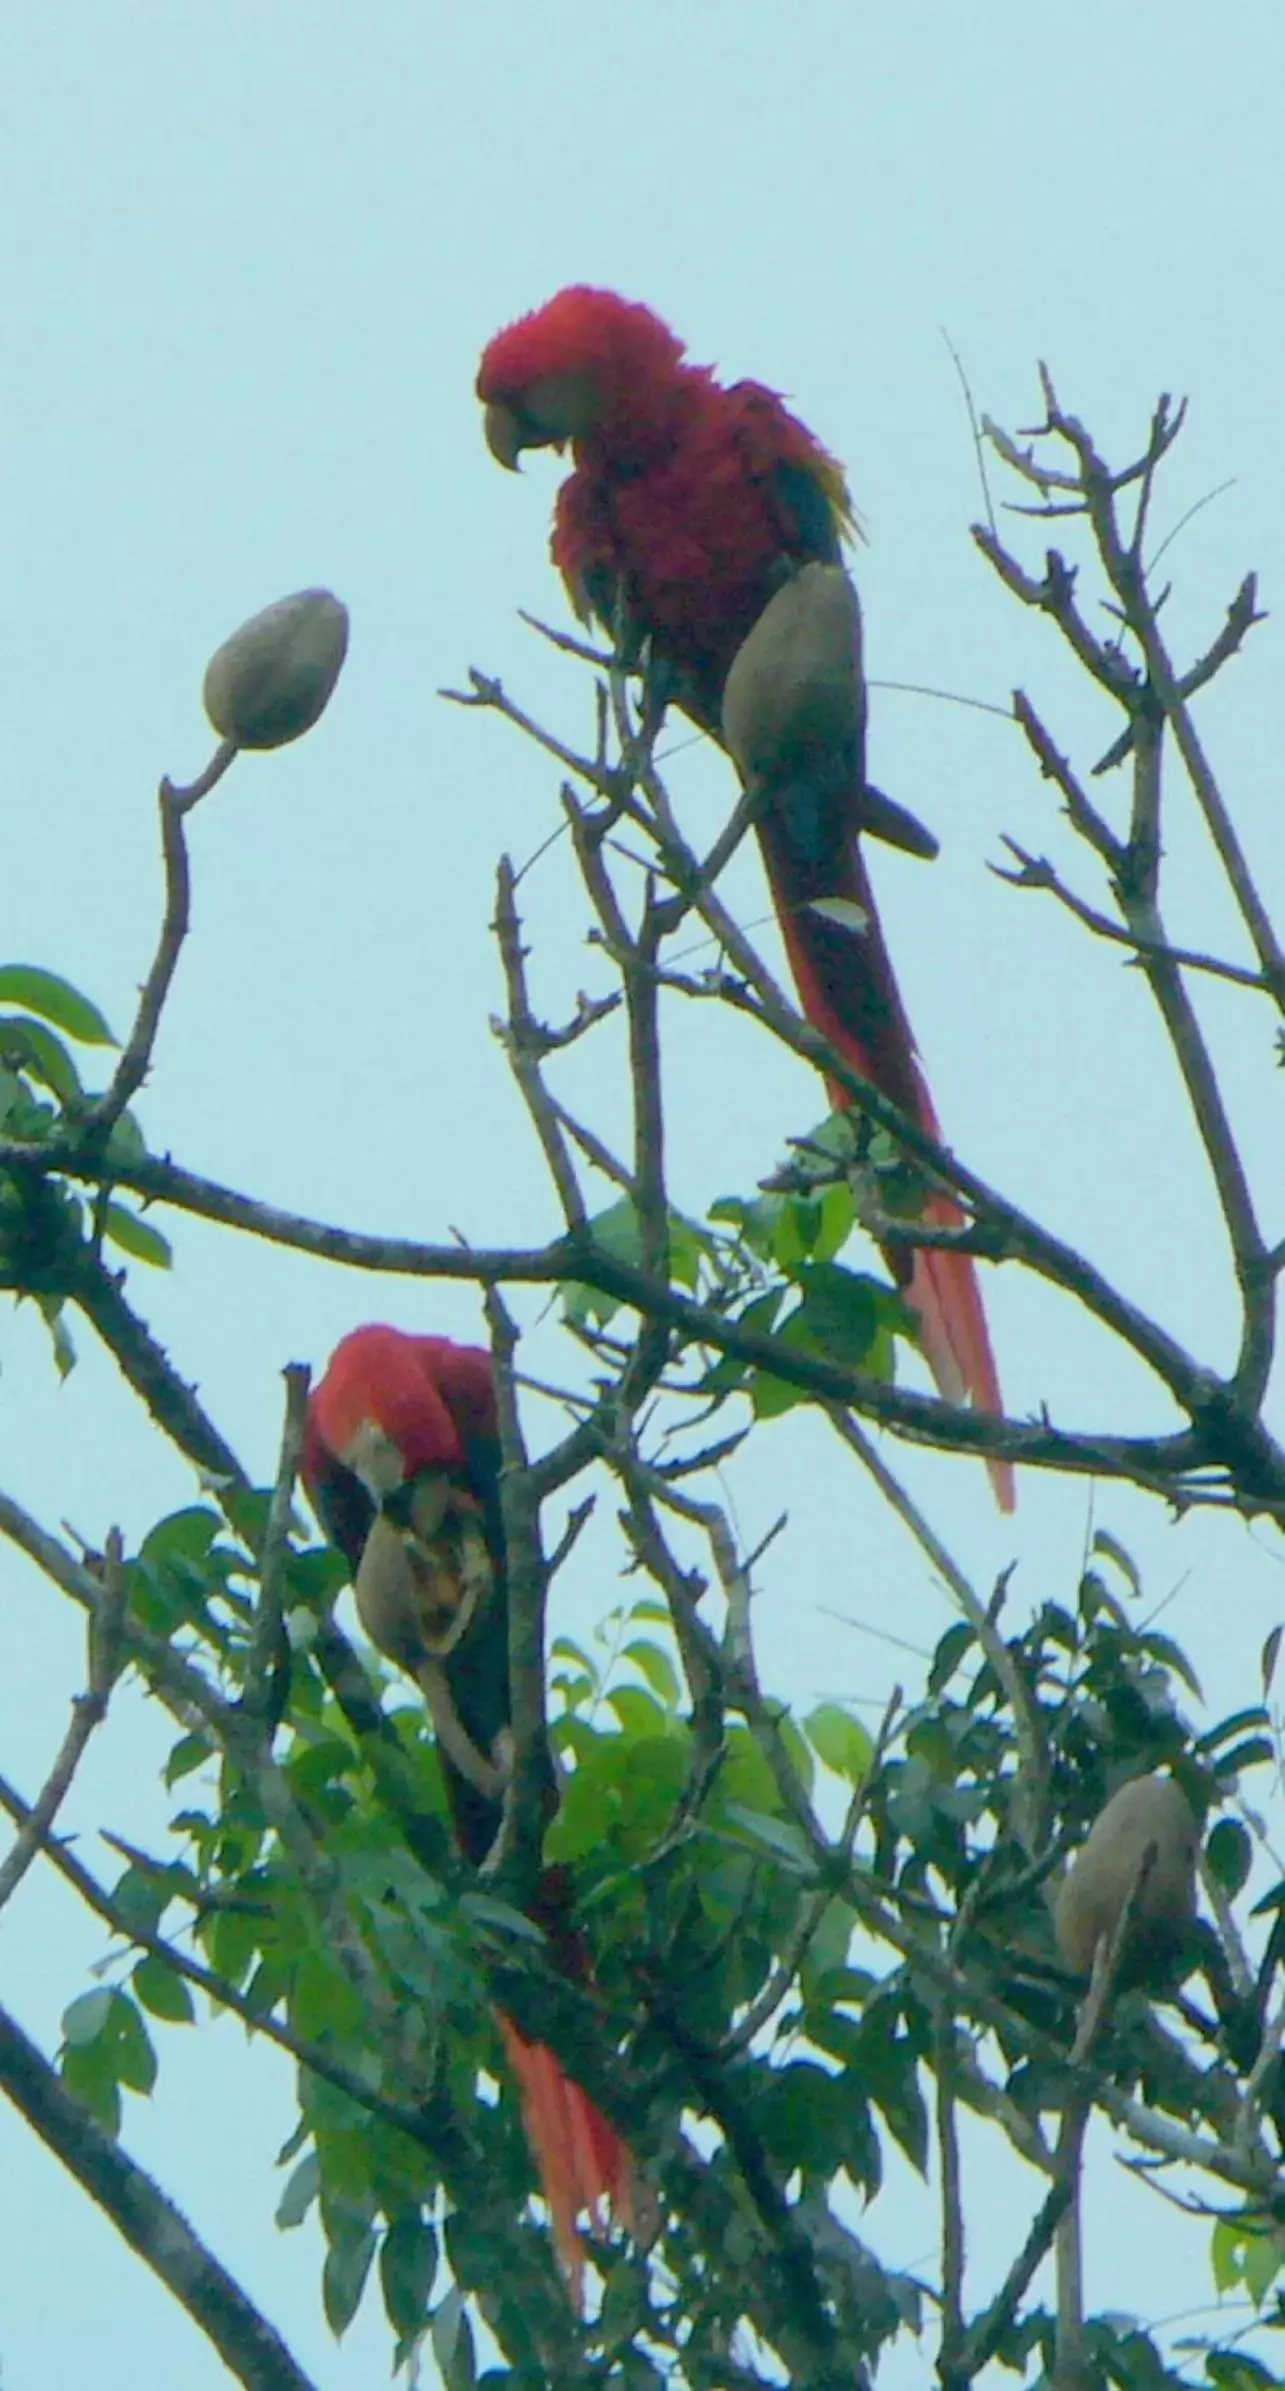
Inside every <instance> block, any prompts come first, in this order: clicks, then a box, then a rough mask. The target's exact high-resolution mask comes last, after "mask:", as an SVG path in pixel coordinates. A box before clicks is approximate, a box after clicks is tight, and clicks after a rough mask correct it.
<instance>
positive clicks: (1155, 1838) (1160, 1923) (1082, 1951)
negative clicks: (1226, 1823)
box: [1053, 1777, 1200, 1986]
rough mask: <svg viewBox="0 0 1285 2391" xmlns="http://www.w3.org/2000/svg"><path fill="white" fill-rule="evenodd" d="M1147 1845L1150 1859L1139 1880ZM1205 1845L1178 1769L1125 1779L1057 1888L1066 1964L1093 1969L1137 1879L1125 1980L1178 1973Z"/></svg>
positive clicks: (1057, 1921) (1151, 1981)
mask: <svg viewBox="0 0 1285 2391" xmlns="http://www.w3.org/2000/svg"><path fill="white" fill-rule="evenodd" d="M1148 1850H1150V1851H1151V1855H1152V1856H1151V1862H1150V1866H1149V1867H1148V1869H1147V1873H1146V1876H1145V1878H1144V1879H1143V1880H1142V1881H1141V1883H1139V1873H1140V1870H1141V1868H1142V1864H1143V1859H1144V1856H1145V1854H1146V1853H1147V1851H1148ZM1199 1851H1200V1830H1199V1828H1198V1826H1197V1825H1196V1821H1195V1818H1194V1816H1193V1815H1192V1811H1191V1806H1190V1804H1189V1802H1188V1801H1187V1798H1186V1796H1185V1794H1183V1793H1182V1792H1181V1791H1180V1790H1179V1788H1178V1786H1177V1785H1175V1784H1174V1781H1173V1779H1172V1777H1135V1778H1133V1779H1132V1780H1131V1781H1130V1783H1129V1784H1127V1785H1122V1786H1121V1787H1120V1789H1119V1792H1118V1793H1113V1794H1112V1796H1111V1799H1110V1801H1109V1802H1108V1803H1107V1805H1106V1807H1105V1809H1104V1810H1102V1811H1101V1813H1100V1814H1099V1816H1098V1818H1097V1819H1096V1820H1095V1822H1094V1825H1093V1829H1092V1832H1091V1833H1090V1835H1089V1838H1088V1841H1087V1842H1086V1843H1085V1845H1084V1847H1083V1849H1082V1850H1081V1851H1080V1852H1079V1853H1078V1854H1077V1856H1076V1859H1075V1861H1074V1862H1073V1864H1072V1866H1071V1868H1070V1869H1069V1870H1068V1872H1067V1875H1066V1877H1065V1878H1064V1880H1063V1883H1062V1887H1061V1890H1060V1892H1059V1893H1058V1897H1057V1902H1056V1905H1055V1908H1054V1912H1053V1924H1054V1929H1055V1932H1056V1934H1057V1942H1058V1949H1059V1950H1060V1952H1061V1954H1062V1957H1063V1959H1064V1960H1065V1961H1066V1964H1067V1966H1068V1967H1069V1968H1074V1970H1075V1972H1076V1974H1077V1975H1080V1976H1087V1975H1088V1974H1089V1972H1090V1970H1091V1968H1092V1966H1093V1957H1094V1953H1095V1951H1096V1950H1097V1948H1098V1945H1099V1943H1101V1942H1104V1941H1108V1940H1109V1939H1110V1937H1111V1935H1112V1934H1113V1933H1114V1931H1115V1929H1116V1927H1117V1925H1118V1924H1119V1922H1120V1918H1121V1915H1122V1913H1123V1910H1124V1905H1125V1902H1126V1901H1127V1900H1128V1898H1129V1895H1130V1893H1131V1892H1132V1890H1133V1887H1134V1885H1135V1884H1138V1885H1139V1890H1138V1894H1137V1898H1136V1901H1135V1904H1134V1913H1133V1919H1132V1923H1131V1925H1130V1929H1129V1938H1128V1942H1127V1945H1126V1948H1125V1951H1124V1953H1123V1957H1122V1965H1121V1982H1122V1983H1126V1984H1146V1985H1151V1986H1156V1985H1159V1984H1162V1983H1164V1982H1166V1981H1169V1980H1172V1978H1173V1975H1174V1972H1175V1970H1176V1969H1177V1968H1178V1966H1179V1963H1180V1962H1181V1959H1182V1955H1183V1951H1184V1946H1185V1945H1186V1944H1187V1943H1188V1942H1189V1941H1190V1939H1191V1937H1190V1930H1191V1927H1192V1925H1193V1923H1194V1921H1195V1915H1196V1860H1197V1856H1198V1854H1199ZM1193 1956H1194V1954H1193Z"/></svg>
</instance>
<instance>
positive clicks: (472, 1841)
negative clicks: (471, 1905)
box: [303, 1327, 634, 2299]
mask: <svg viewBox="0 0 1285 2391" xmlns="http://www.w3.org/2000/svg"><path fill="white" fill-rule="evenodd" d="M499 1466H500V1445H499V1432H498V1428H497V1424H496V1412H495V1387H494V1381H493V1379H492V1374H491V1357H490V1355H489V1353H486V1352H483V1351H482V1350H481V1349H480V1348H479V1347H476V1346H471V1345H456V1344H453V1343H452V1342H451V1341H450V1339H449V1338H447V1337H431V1336H418V1337H417V1336H407V1335H405V1334H404V1333H403V1332H402V1331H401V1330H400V1329H396V1328H385V1327H369V1328H358V1329H354V1330H353V1332H352V1334H351V1336H348V1337H345V1338H344V1340H343V1342H342V1343H341V1344H340V1345H339V1346H338V1347H337V1348H336V1350H335V1352H334V1354H333V1355H332V1357H331V1360H330V1363H329V1366H328V1368H327V1370H326V1372H325V1375H324V1376H323V1378H322V1379H321V1380H320V1382H319V1384H318V1385H317V1387H316V1389H315V1390H314V1393H313V1396H312V1400H311V1403H310V1405H309V1410H308V1424H307V1432H306V1436H305V1441H304V1453H303V1476H304V1482H305V1484H306V1486H307V1488H308V1492H309V1494H310V1496H311V1498H312V1501H313V1504H314V1506H315V1508H316V1510H317V1513H318V1516H319V1517H320V1519H321V1521H322V1524H323V1526H324V1527H325V1529H326V1532H327V1534H328V1535H329V1536H330V1538H331V1540H332V1542H333V1543H335V1544H337V1545H338V1547H339V1549H340V1551H341V1552H342V1553H343V1554H344V1556H345V1558H346V1559H347V1561H348V1564H349V1567H350V1568H351V1570H352V1573H353V1584H354V1591H355V1594H356V1598H357V1608H358V1612H359V1614H360V1617H361V1621H362V1624H363V1626H364V1628H365V1630H366V1633H367V1634H368V1635H369V1637H370V1639H371V1642H372V1643H373V1644H375V1645H376V1646H377V1647H378V1649H379V1650H380V1651H381V1652H383V1653H385V1654H386V1655H387V1656H388V1658H389V1659H390V1660H393V1661H396V1662H397V1663H398V1665H399V1666H400V1667H401V1668H403V1669H405V1670H406V1671H407V1673H408V1674H409V1675H410V1676H411V1677H413V1678H414V1679H415V1682H416V1683H417V1685H418V1686H419V1688H420V1691H421V1692H422V1694H423V1696H424V1699H425V1702H426V1704H427V1706H428V1710H429V1713H430V1715H431V1717H432V1720H433V1725H434V1728H435V1731H436V1735H437V1743H438V1751H439V1755H440V1758H441V1762H442V1769H443V1774H444V1777H445V1781H446V1790H447V1795H448V1798H449V1801H450V1805H451V1814H452V1817H453V1819H454V1823H455V1831H456V1836H457V1839H458V1842H459V1845H460V1849H461V1851H462V1852H463V1854H464V1856H465V1858H466V1859H467V1860H469V1861H471V1862H472V1864H473V1865H474V1866H475V1867H480V1865H481V1863H482V1862H483V1860H484V1859H485V1858H486V1856H487V1853H488V1852H489V1851H490V1849H491V1846H492V1844H493V1843H494V1841H495V1838H496V1834H497V1833H498V1831H499V1826H500V1821H501V1814H502V1803H503V1796H504V1785H505V1774H506V1765H507V1749H506V1746H507V1741H508V1735H509V1720H510V1701H509V1647H508V1609H507V1596H506V1575H505V1555H504V1532H503V1526H502V1521H501V1515H500V1504H499ZM548 1806H549V1810H550V1813H552V1811H553V1809H554V1807H555V1806H556V1794H555V1790H554V1784H553V1777H552V1773H550V1777H549V1784H548ZM531 1914H532V1916H533V1917H534V1918H535V1920H536V1921H537V1923H538V1924H539V1925H540V1926H542V1927H543V1929H544V1931H545V1934H546V1936H547V1937H548V1943H549V1949H550V1952H551V1955H552V1956H553V1958H554V1959H555V1961H556V1962H557V1964H558V1966H559V1967H561V1969H562V1970H563V1972H564V1973H565V1974H567V1975H568V1976H570V1977H572V1978H573V1979H580V1980H583V1979H585V1978H586V1977H587V1976H588V1974H589V1968H588V1959H587V1954H586V1952H585V1949H584V1945H583V1943H582V1941H581V1939H580V1937H579V1936H578V1935H577V1933H576V1931H575V1928H574V1925H573V1923H572V1920H571V1887H570V1883H569V1881H568V1879H567V1876H566V1872H565V1871H564V1870H562V1869H559V1868H553V1867H550V1868H546V1870H545V1871H544V1875H543V1877H542V1878H541V1881H540V1884H539V1886H538V1888H537V1891H536V1895H535V1899H534V1900H533V1902H532V1904H531ZM496 2014H497V2020H498V2023H499V2027H500V2032H501V2037H502V2039H503V2042H504V2047H505V2052H506V2055H507V2058H508V2061H509V2065H510V2067H511V2068H512V2071H513V2074H514V2076H515V2078H516V2080H517V2083H518V2086H519V2089H520V2092H521V2097H522V2109H523V2115H524V2118H525V2121H526V2127H527V2134H528V2138H529V2140H530V2143H531V2147H532V2151H533V2154H534V2157H535V2161H536V2165H537V2168H538V2170H539V2174H540V2179H541V2184H542V2186H543V2189H544V2193H545V2196H546V2198H547V2200H548V2203H549V2209H550V2214H551V2217H552V2220H553V2228H554V2235H555V2239H556V2243H557V2247H558V2251H559V2255H560V2257H561V2259H562V2262H563V2265H564V2267H565V2269H566V2271H567V2274H568V2276H569V2278H570V2280H571V2283H572V2287H573V2290H574V2292H575V2294H576V2297H577V2299H578V2297H579V2288H580V2282H581V2276H582V2270H583V2254H582V2245H581V2242H580V2237H579V2232H578V2227H577V2219H578V2217H579V2216H580V2214H581V2213H582V2212H583V2211H585V2210H588V2211H589V2212H590V2213H591V2214H594V2215H596V2214H598V2212H599V2210H600V2208H601V2206H602V2204H603V2203H606V2204H607V2205H608V2206H610V2208H611V2209H612V2210H613V2212H614V2214H615V2215H616V2217H617V2218H618V2219H619V2220H620V2221H621V2222H622V2223H624V2224H626V2225H630V2226H632V2223H633V2217H634V2206H633V2170H632V2166H631V2162H630V2156H629V2152H628V2150H627V2148H626V2146H625V2144H624V2142H623V2141H622V2139H621V2137H620V2135H619V2134H618V2132H617V2131H616V2128H615V2127H614V2126H613V2125H612V2124H611V2123H610V2122H609V2120H608V2119H607V2118H606V2117H605V2116H604V2115H603V2113H602V2111H601V2110H600V2109H599V2108H598V2107H597V2106H596V2104H595V2103H594V2102H593V2101H592V2100H591V2099H590V2097H589V2094H588V2093H587V2092H586V2091H585V2090H584V2088H583V2086H581V2085H580V2084H577V2083H576V2082H575V2081H574V2079H573V2078H572V2077H570V2076H568V2075H567V2073H566V2071H565V2069H564V2068H563V2067H562V2065H561V2062H560V2061H559V2060H558V2059H557V2057H556V2056H555V2054H554V2053H553V2051H551V2050H550V2049H548V2048H547V2046H546V2045H545V2044H543V2043H540V2042H534V2041H532V2040H531V2039H530V2038H529V2037H528V2036H527V2035H525V2034H523V2033H522V2032H521V2030H520V2029H519V2027H518V2026H517V2025H516V2024H515V2023H514V2021H513V2020H512V2018H509V2017H506V2016H505V2015H504V2013H503V2012H502V2011H497V2013H496Z"/></svg>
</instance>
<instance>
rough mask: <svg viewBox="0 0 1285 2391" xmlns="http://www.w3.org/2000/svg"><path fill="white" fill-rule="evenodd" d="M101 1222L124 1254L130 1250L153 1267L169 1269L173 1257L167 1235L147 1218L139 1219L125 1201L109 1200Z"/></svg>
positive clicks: (136, 1258)
mask: <svg viewBox="0 0 1285 2391" xmlns="http://www.w3.org/2000/svg"><path fill="white" fill-rule="evenodd" d="M104 1226H105V1231H106V1234H107V1236H108V1237H109V1238H110V1239H111V1242H112V1244H113V1245H118V1246H119V1247H120V1249H121V1252H122V1253H124V1254H132V1255H133V1258H134V1260H135V1261H136V1262H148V1263H150V1264H151V1267H152V1268H153V1270H168V1269H169V1268H170V1266H171V1264H172V1262H173V1260H174V1254H173V1249H172V1247H171V1245H170V1241H169V1239H168V1237H162V1235H161V1232H160V1230H159V1229H154V1228H153V1227H152V1224H151V1222H150V1221H148V1220H142V1219H140V1217H139V1215H138V1213H137V1212H130V1211H128V1210H127V1209H126V1207H125V1205H124V1204H117V1203H115V1202H112V1203H109V1204H108V1205H107V1207H106V1210H105V1214H104Z"/></svg>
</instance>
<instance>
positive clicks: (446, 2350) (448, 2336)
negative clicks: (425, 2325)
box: [432, 2283, 477, 2391]
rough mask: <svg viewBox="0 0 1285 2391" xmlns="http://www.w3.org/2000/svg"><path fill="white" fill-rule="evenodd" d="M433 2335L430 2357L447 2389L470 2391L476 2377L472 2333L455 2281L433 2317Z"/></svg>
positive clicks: (461, 2294) (462, 2299) (460, 2293)
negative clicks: (435, 2361) (431, 2355)
mask: <svg viewBox="0 0 1285 2391" xmlns="http://www.w3.org/2000/svg"><path fill="white" fill-rule="evenodd" d="M432 2336H433V2356H434V2357H435V2358H436V2360H437V2363H438V2366H439V2368H440V2369H441V2375H442V2381H443V2382H444V2383H445V2385H446V2391H473V2385H474V2383H475V2382H476V2380H477V2369H476V2366H475V2364H474V2359H473V2333H472V2328H471V2326H470V2324H469V2320H468V2316H467V2314H466V2312H465V2307H464V2294H463V2292H462V2291H461V2290H460V2288H459V2285H458V2284H457V2283H453V2284H452V2285H451V2288H450V2290H449V2291H448V2292H447V2294H446V2297H445V2299H444V2300H443V2301H442V2303H441V2306H440V2307H439V2308H438V2309H437V2311H436V2313H435V2315H434V2317H433V2319H432Z"/></svg>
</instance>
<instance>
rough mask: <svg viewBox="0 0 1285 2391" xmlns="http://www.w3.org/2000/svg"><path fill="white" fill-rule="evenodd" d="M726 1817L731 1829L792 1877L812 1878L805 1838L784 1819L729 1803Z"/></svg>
mask: <svg viewBox="0 0 1285 2391" xmlns="http://www.w3.org/2000/svg"><path fill="white" fill-rule="evenodd" d="M725 1814H726V1817H727V1819H728V1822H729V1824H730V1825H732V1826H736V1827H739V1828H740V1830H741V1833H742V1834H743V1835H744V1836H745V1838H746V1840H747V1841H748V1842H750V1843H757V1844H758V1846H759V1848H760V1849H761V1850H763V1851H769V1852H771V1854H772V1857H773V1858H774V1859H777V1860H780V1861H782V1862H783V1863H784V1865H785V1866H786V1867H787V1868H788V1869H789V1870H790V1872H791V1874H792V1875H795V1876H813V1875H815V1873H816V1871H815V1868H814V1865H813V1860H812V1854H811V1851H810V1850H809V1848H808V1843H807V1838H806V1836H805V1835H804V1833H803V1830H802V1828H801V1827H797V1826H795V1825H794V1823H793V1821H792V1820H790V1819H787V1818H773V1817H772V1816H771V1815H770V1813H769V1812H767V1811H766V1810H750V1809H747V1808H746V1805H745V1803H744V1802H728V1804H727V1806H726V1813H725Z"/></svg>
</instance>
